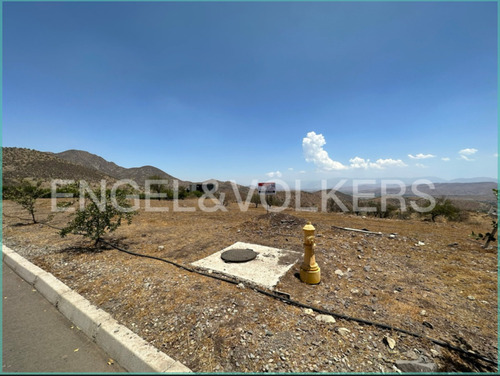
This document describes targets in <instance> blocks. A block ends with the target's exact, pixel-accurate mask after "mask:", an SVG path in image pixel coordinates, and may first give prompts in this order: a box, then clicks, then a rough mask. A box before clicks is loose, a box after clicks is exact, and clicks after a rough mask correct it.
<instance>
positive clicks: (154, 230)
mask: <svg viewBox="0 0 500 376" xmlns="http://www.w3.org/2000/svg"><path fill="white" fill-rule="evenodd" d="M154 205H155V206H162V207H169V208H170V211H168V212H146V211H144V207H145V206H144V202H141V208H142V209H141V211H140V214H139V215H137V216H135V217H134V220H133V223H132V224H131V225H130V226H127V225H124V226H122V227H121V228H119V229H118V230H117V231H116V232H115V233H113V234H112V235H110V236H108V237H107V240H108V241H109V242H111V243H113V244H117V245H119V246H120V247H123V248H125V249H128V250H131V251H134V252H137V253H141V254H148V255H153V256H156V257H161V258H165V259H168V260H172V261H175V262H177V263H179V264H182V265H189V264H190V263H191V262H194V261H197V260H199V259H202V258H204V257H207V256H208V255H210V254H212V253H214V252H217V251H219V250H221V249H223V248H225V247H227V246H229V245H231V244H233V243H235V242H237V241H243V242H249V243H257V244H262V245H267V246H272V247H278V248H285V249H291V250H296V251H302V249H303V248H302V230H301V228H302V227H303V225H304V223H305V221H306V220H310V221H312V223H313V225H314V226H315V227H316V234H317V239H316V240H317V242H316V243H317V246H316V259H317V262H318V264H319V266H320V267H321V283H320V284H318V285H306V284H304V283H302V282H300V280H299V279H298V278H297V275H298V272H299V268H300V262H298V263H296V264H295V265H293V267H292V268H291V269H290V270H289V271H288V272H287V274H286V275H285V276H284V277H283V278H282V279H281V281H280V282H279V284H278V285H277V286H276V289H277V290H279V291H281V292H285V293H287V294H289V295H290V297H291V299H293V300H295V301H299V302H301V303H304V304H307V305H310V306H313V307H318V308H321V309H324V310H327V311H330V312H333V313H337V314H341V315H345V316H350V317H355V318H361V319H364V320H368V321H372V322H377V323H382V324H385V325H389V326H392V327H397V328H402V329H405V330H407V331H409V332H412V333H417V334H421V335H423V336H427V337H430V338H433V339H437V340H440V341H445V342H449V343H450V344H452V345H454V346H456V347H459V348H462V349H464V350H472V351H474V352H475V353H478V354H481V355H482V356H484V357H486V358H489V359H492V360H495V361H496V359H497V335H498V333H497V323H498V318H497V310H498V302H497V279H498V278H497V277H498V274H497V243H496V242H495V243H493V244H492V247H491V248H490V249H487V250H485V249H483V248H482V247H481V245H482V243H481V242H478V241H476V240H473V239H471V238H470V237H469V234H470V233H471V232H472V231H474V232H475V233H478V232H482V233H485V232H487V231H489V230H490V229H489V227H490V223H491V219H489V218H488V217H486V216H482V215H479V214H474V215H471V217H470V219H469V220H468V221H467V222H460V223H458V222H456V223H454V222H451V223H446V222H443V221H440V222H437V223H432V222H427V221H423V220H422V219H419V218H415V219H412V220H389V219H376V218H363V217H357V216H354V215H348V214H341V213H320V212H317V213H313V212H302V211H293V210H288V209H287V210H286V211H284V212H282V213H266V210H265V209H263V208H262V207H259V208H253V207H252V208H249V210H248V211H245V212H243V211H240V209H239V207H238V205H237V204H235V203H232V204H230V205H229V206H228V207H227V209H228V211H227V212H221V211H216V212H211V213H210V212H203V211H200V210H199V209H198V210H196V211H195V212H179V211H174V210H173V207H172V202H160V203H156V202H155V204H154ZM180 205H181V207H184V208H186V207H196V200H185V201H181V204H180ZM37 209H38V211H37V214H38V217H39V218H40V219H41V220H46V218H48V217H49V215H50V200H39V204H38V208H37ZM3 212H4V216H3V242H4V244H6V245H8V246H10V247H11V248H12V249H14V250H15V251H17V252H19V253H20V254H21V255H23V256H24V257H26V258H28V259H29V260H31V261H32V262H33V263H35V264H36V265H38V266H40V267H42V268H43V269H45V270H47V271H49V272H51V273H53V274H54V275H55V276H56V277H58V278H59V279H60V280H62V281H63V282H64V283H66V284H67V285H68V286H70V287H71V288H73V289H75V290H76V291H78V292H79V293H80V294H82V295H83V296H85V297H86V298H87V299H89V300H90V301H91V302H92V303H94V304H95V305H97V306H98V307H100V308H102V309H104V310H106V311H107V312H109V313H110V314H111V315H113V317H114V318H115V319H117V320H118V321H119V322H121V323H122V324H124V325H126V326H127V327H129V328H130V329H131V330H133V331H134V332H136V333H137V334H138V335H140V336H141V337H143V338H145V339H146V340H147V341H149V342H150V343H151V344H152V345H154V346H156V347H157V348H158V349H160V350H161V351H163V352H165V353H166V354H168V355H169V356H171V357H173V358H175V359H176V360H179V361H181V362H182V363H184V364H186V365H187V366H188V367H190V368H191V369H192V370H193V371H195V372H330V373H336V372H356V373H359V372H377V373H378V372H398V371H409V370H411V369H409V368H407V367H409V366H407V365H405V364H402V361H416V362H420V363H423V364H424V365H422V367H423V368H422V370H431V369H433V368H432V367H436V369H437V370H438V371H448V372H457V371H472V372H480V371H482V372H488V371H489V372H492V371H494V370H496V368H495V367H493V366H492V365H490V364H488V363H487V362H484V361H480V360H475V359H474V358H471V357H466V356H464V355H463V354H462V355H461V354H460V353H459V352H456V351H453V350H449V349H447V348H444V347H441V346H439V345H436V344H434V343H432V342H431V341H429V340H427V339H422V338H416V337H413V336H411V335H408V334H404V333H402V332H399V331H397V330H388V329H383V328H380V327H377V326H373V325H365V324H360V323H358V322H356V321H353V320H346V319H341V318H339V317H337V316H330V317H329V316H326V317H325V316H323V315H320V314H319V313H318V312H315V311H314V310H309V309H305V308H303V307H297V306H294V305H292V304H287V303H284V302H283V301H280V300H277V299H273V298H271V297H268V296H266V295H263V294H260V293H258V292H256V291H254V290H252V289H251V288H249V287H248V286H242V285H240V286H237V285H234V284H229V283H227V282H223V281H220V280H217V279H213V278H209V277H206V276H202V275H199V274H196V273H191V272H188V271H185V270H183V269H180V268H177V267H175V266H173V265H170V264H167V263H164V262H161V261H157V260H152V259H147V258H140V257H136V256H132V255H129V254H126V253H123V252H120V251H117V250H115V249H113V248H110V247H106V248H103V249H100V250H98V251H96V250H95V249H93V248H91V247H90V243H89V242H88V241H87V240H85V239H83V238H82V237H78V236H73V235H71V236H68V237H67V238H64V239H62V238H60V236H59V235H58V233H57V230H55V229H54V228H52V227H48V226H46V225H44V224H30V223H29V216H28V215H27V214H26V212H24V211H23V209H22V208H20V207H19V206H18V205H16V204H14V203H12V202H9V201H4V202H3ZM67 219H68V217H67V215H66V214H64V213H59V214H56V215H55V216H54V217H53V218H51V219H50V220H49V222H47V223H48V224H50V225H51V226H55V227H62V226H63V225H64V224H65V223H67ZM332 226H339V227H349V228H358V229H363V228H364V229H368V230H370V231H376V232H378V231H380V232H382V233H383V235H381V236H379V235H371V234H364V233H359V232H352V231H345V230H341V229H338V228H335V227H332ZM391 234H392V235H391ZM410 367H411V366H410ZM429 367H430V368H429Z"/></svg>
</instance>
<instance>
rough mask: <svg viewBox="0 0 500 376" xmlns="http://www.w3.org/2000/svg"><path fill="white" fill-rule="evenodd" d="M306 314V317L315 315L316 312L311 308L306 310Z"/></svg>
mask: <svg viewBox="0 0 500 376" xmlns="http://www.w3.org/2000/svg"><path fill="white" fill-rule="evenodd" d="M304 313H305V314H306V315H314V311H313V310H312V309H311V308H304Z"/></svg>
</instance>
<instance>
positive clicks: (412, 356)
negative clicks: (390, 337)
mask: <svg viewBox="0 0 500 376" xmlns="http://www.w3.org/2000/svg"><path fill="white" fill-rule="evenodd" d="M403 355H404V356H406V357H407V358H409V359H410V360H417V359H418V354H417V353H416V352H415V351H413V350H408V351H406V352H404V353H403Z"/></svg>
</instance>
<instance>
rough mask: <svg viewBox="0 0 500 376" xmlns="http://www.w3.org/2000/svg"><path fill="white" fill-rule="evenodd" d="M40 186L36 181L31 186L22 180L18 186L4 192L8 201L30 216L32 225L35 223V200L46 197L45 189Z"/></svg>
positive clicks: (27, 181) (28, 182) (25, 180)
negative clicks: (19, 206)
mask: <svg viewBox="0 0 500 376" xmlns="http://www.w3.org/2000/svg"><path fill="white" fill-rule="evenodd" d="M41 186H42V182H41V181H37V182H36V183H34V184H32V183H31V182H30V181H29V180H27V179H23V180H22V181H21V183H20V184H19V185H17V186H14V187H10V188H9V189H8V191H6V192H5V195H6V197H7V198H8V199H10V200H12V201H14V202H15V203H17V204H19V205H21V206H22V207H23V208H24V209H26V210H27V211H28V212H29V213H30V214H31V218H32V219H33V223H37V222H36V219H35V212H36V209H35V203H36V200H37V199H39V198H41V197H44V196H46V195H47V189H44V188H42V187H41ZM49 192H50V190H49Z"/></svg>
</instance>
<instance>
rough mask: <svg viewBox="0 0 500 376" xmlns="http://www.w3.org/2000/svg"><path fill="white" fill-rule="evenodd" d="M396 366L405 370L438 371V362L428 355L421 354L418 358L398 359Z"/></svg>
mask: <svg viewBox="0 0 500 376" xmlns="http://www.w3.org/2000/svg"><path fill="white" fill-rule="evenodd" d="M396 367H398V368H399V369H400V370H401V371H403V372H430V373H434V372H436V371H437V368H438V367H437V365H436V363H434V362H432V361H431V360H429V359H428V358H427V357H424V356H421V357H420V358H419V359H418V360H396Z"/></svg>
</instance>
